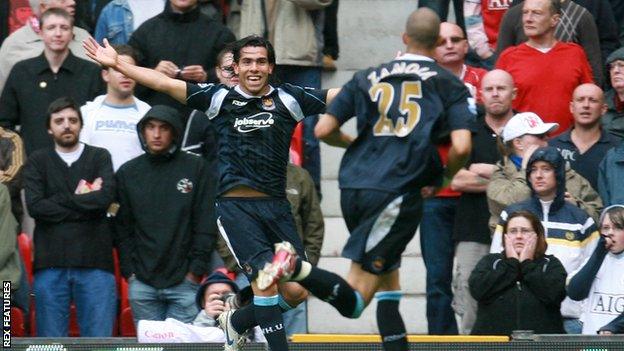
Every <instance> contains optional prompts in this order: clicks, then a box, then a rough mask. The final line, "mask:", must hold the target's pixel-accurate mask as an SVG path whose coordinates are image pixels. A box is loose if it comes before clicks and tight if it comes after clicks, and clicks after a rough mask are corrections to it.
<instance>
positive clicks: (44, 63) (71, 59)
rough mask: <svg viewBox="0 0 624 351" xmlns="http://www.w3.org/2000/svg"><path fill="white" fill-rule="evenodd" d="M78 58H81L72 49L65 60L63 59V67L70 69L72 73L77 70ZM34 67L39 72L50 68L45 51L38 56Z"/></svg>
mask: <svg viewBox="0 0 624 351" xmlns="http://www.w3.org/2000/svg"><path fill="white" fill-rule="evenodd" d="M78 60H80V59H79V58H77V57H76V56H74V54H72V52H71V50H70V51H69V53H68V54H67V57H66V58H65V61H63V64H62V65H61V69H64V70H68V71H70V72H72V73H73V72H76V71H77V70H78V67H77V66H78ZM34 68H35V71H36V72H37V73H38V74H40V73H43V72H44V71H46V70H49V69H50V63H48V60H47V59H46V57H45V53H44V52H41V55H39V56H37V60H36V61H35V65H34Z"/></svg>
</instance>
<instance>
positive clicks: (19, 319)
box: [11, 307, 26, 337]
mask: <svg viewBox="0 0 624 351" xmlns="http://www.w3.org/2000/svg"><path fill="white" fill-rule="evenodd" d="M24 317H25V316H24V312H23V311H22V310H21V309H19V308H17V307H11V336H17V337H23V336H26V326H25V324H24V322H25V320H26V319H25V318H24Z"/></svg>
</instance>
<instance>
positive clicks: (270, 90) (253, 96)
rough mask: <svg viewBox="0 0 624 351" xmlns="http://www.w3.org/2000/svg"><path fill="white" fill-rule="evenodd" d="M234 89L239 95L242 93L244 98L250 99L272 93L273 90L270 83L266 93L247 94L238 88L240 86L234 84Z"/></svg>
mask: <svg viewBox="0 0 624 351" xmlns="http://www.w3.org/2000/svg"><path fill="white" fill-rule="evenodd" d="M234 90H235V91H236V92H237V93H239V94H240V95H242V96H243V97H244V98H245V99H251V98H261V97H264V96H269V95H271V94H272V93H273V91H274V90H275V89H274V88H273V86H272V85H269V92H268V93H266V94H264V95H249V94H247V93H246V92H244V91H243V89H241V88H240V86H238V85H236V86H235V87H234Z"/></svg>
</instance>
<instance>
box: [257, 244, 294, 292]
mask: <svg viewBox="0 0 624 351" xmlns="http://www.w3.org/2000/svg"><path fill="white" fill-rule="evenodd" d="M296 262H297V251H296V250H295V247H294V246H293V245H292V244H291V243H289V242H287V241H283V242H281V243H277V244H275V255H274V256H273V261H272V262H271V263H266V264H265V265H264V268H262V270H260V271H259V272H258V277H257V278H256V284H258V288H259V289H260V290H266V289H268V288H269V287H270V286H271V285H273V284H275V283H277V282H279V281H286V280H288V279H289V278H290V276H291V275H292V274H293V271H294V270H295V264H296Z"/></svg>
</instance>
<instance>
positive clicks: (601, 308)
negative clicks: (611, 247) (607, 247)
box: [581, 252, 624, 334]
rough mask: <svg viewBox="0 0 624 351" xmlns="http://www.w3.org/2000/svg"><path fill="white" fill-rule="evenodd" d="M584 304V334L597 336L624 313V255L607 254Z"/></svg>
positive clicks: (582, 317)
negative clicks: (599, 331) (601, 329)
mask: <svg viewBox="0 0 624 351" xmlns="http://www.w3.org/2000/svg"><path fill="white" fill-rule="evenodd" d="M584 302H585V308H584V311H583V315H582V316H581V321H583V334H596V333H597V332H598V329H600V328H602V327H604V326H605V325H606V324H609V323H610V322H611V321H612V320H614V319H615V318H616V317H618V316H619V315H620V314H622V312H624V253H620V254H617V255H614V254H612V253H610V252H609V253H607V255H606V256H605V258H604V261H602V265H601V266H600V269H599V270H598V273H597V274H596V278H595V279H594V282H593V284H592V286H591V289H590V290H589V296H587V299H585V300H584Z"/></svg>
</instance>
